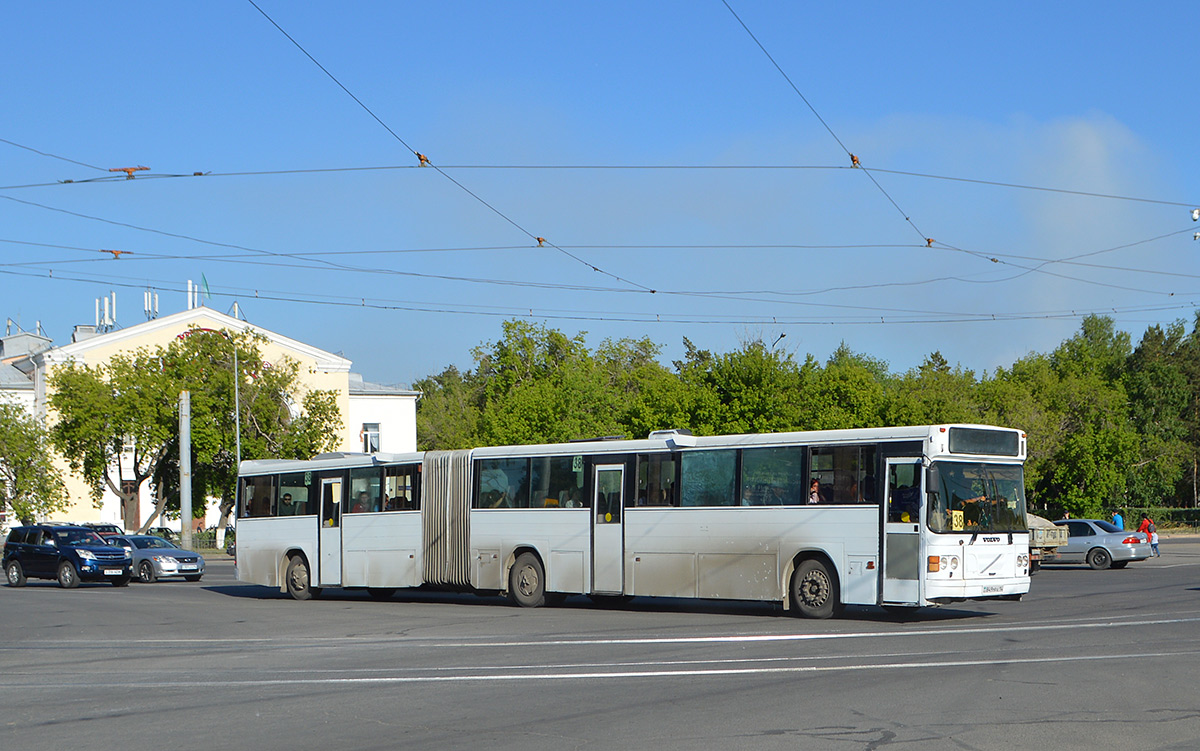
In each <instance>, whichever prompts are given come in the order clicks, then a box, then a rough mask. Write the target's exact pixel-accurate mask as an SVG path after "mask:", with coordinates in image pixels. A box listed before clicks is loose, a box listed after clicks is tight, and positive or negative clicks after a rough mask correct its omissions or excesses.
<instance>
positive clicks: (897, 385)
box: [886, 352, 981, 425]
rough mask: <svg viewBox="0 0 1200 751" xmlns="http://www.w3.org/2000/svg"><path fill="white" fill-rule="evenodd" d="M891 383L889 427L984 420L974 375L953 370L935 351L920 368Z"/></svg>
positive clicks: (965, 371)
mask: <svg viewBox="0 0 1200 751" xmlns="http://www.w3.org/2000/svg"><path fill="white" fill-rule="evenodd" d="M888 384H889V387H888V389H887V392H888V393H887V407H886V415H887V418H886V420H887V422H888V424H890V425H932V424H937V423H945V422H980V421H981V416H980V408H979V405H978V402H977V397H978V382H977V381H976V380H975V374H974V373H973V372H972V371H970V370H963V369H962V368H961V367H959V366H955V367H953V368H951V367H950V364H949V363H948V362H946V358H944V357H943V356H942V353H941V352H933V353H932V354H930V355H929V356H928V357H926V358H925V361H924V362H923V363H922V364H921V366H920V367H918V368H915V369H913V370H910V371H908V372H907V373H905V374H904V375H903V376H901V377H899V378H892V379H889V381H888Z"/></svg>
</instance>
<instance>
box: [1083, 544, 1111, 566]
mask: <svg viewBox="0 0 1200 751" xmlns="http://www.w3.org/2000/svg"><path fill="white" fill-rule="evenodd" d="M1087 564H1088V565H1089V566H1091V567H1092V568H1094V569H1096V570H1097V571H1100V570H1102V569H1106V568H1108V567H1109V566H1111V565H1112V556H1111V555H1109V554H1108V551H1107V550H1105V549H1104V548H1092V550H1091V552H1089V553H1088V554H1087Z"/></svg>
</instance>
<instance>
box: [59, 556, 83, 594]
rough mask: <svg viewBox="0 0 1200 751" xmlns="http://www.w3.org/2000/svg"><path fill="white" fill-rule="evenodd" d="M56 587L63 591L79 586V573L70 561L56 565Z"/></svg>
mask: <svg viewBox="0 0 1200 751" xmlns="http://www.w3.org/2000/svg"><path fill="white" fill-rule="evenodd" d="M58 586H60V587H62V588H63V589H74V588H75V587H78V586H79V572H78V571H76V570H75V565H74V564H73V563H71V562H70V561H63V562H62V563H60V564H58Z"/></svg>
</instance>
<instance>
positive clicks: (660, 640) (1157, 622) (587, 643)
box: [0, 616, 1200, 650]
mask: <svg viewBox="0 0 1200 751" xmlns="http://www.w3.org/2000/svg"><path fill="white" fill-rule="evenodd" d="M1131 617H1132V616H1131ZM1183 623H1200V616H1196V617H1188V618H1149V619H1146V618H1144V619H1141V620H1129V621H1123V620H1120V619H1119V618H1109V619H1106V620H1102V621H1094V622H1087V621H1071V622H1064V623H1041V624H1035V625H1027V626H1017V625H993V626H986V627H984V626H973V627H970V628H939V629H927V630H913V629H908V630H904V631H851V632H849V633H827V634H729V635H721V636H633V637H622V638H614V639H596V638H593V639H538V640H521V641H466V640H461V639H459V640H454V641H437V640H434V639H431V638H424V637H410V636H399V637H391V638H389V637H387V636H359V637H354V636H349V637H338V639H337V640H336V641H331V640H330V638H329V637H327V636H282V637H272V638H253V639H244V640H243V639H229V638H218V639H202V638H196V639H129V640H124V641H121V640H114V639H106V640H105V641H104V647H105V648H113V647H135V648H141V649H145V648H146V647H148V646H152V645H163V646H180V645H183V644H196V645H200V646H205V645H210V644H218V645H224V644H230V643H234V644H244V643H250V644H263V645H267V646H272V647H275V646H278V647H296V645H297V644H299V643H303V644H304V645H305V646H304V648H305V649H312V648H320V647H326V648H340V647H342V646H345V645H346V644H389V645H394V646H415V647H422V648H436V649H447V648H449V649H462V648H470V647H479V648H484V647H487V648H495V647H503V648H509V649H511V648H515V647H547V646H556V647H591V646H614V645H615V646H637V645H655V644H753V643H776V642H803V641H834V640H838V639H896V638H903V639H912V638H914V637H922V636H953V635H958V634H992V633H996V632H998V631H1000V630H1003V631H1004V633H1021V632H1038V631H1062V630H1068V629H1096V628H1128V627H1130V626H1164V625H1175V624H1183ZM481 638H486V637H481ZM70 646H77V647H87V648H94V647H95V646H96V642H95V641H94V640H91V639H59V640H37V641H36V642H33V643H29V644H26V643H23V642H17V641H9V642H0V650H7V649H24V650H28V649H38V648H41V647H47V648H49V647H56V648H63V647H70Z"/></svg>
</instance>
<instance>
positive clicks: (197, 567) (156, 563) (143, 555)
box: [108, 535, 204, 584]
mask: <svg viewBox="0 0 1200 751" xmlns="http://www.w3.org/2000/svg"><path fill="white" fill-rule="evenodd" d="M108 542H109V544H110V545H117V546H119V547H122V548H125V549H126V550H128V551H129V552H130V553H132V554H133V574H134V576H136V577H137V578H138V581H140V582H145V583H147V584H149V583H150V582H152V581H155V580H156V579H160V578H162V577H164V576H182V577H183V578H185V579H187V580H188V581H190V582H198V581H200V577H201V576H203V575H204V556H202V555H200V554H199V553H193V552H192V551H190V550H183V549H181V548H177V547H175V546H174V545H172V544H171V543H169V542H167V541H166V540H164V539H163V538H161V537H154V536H153V535H117V536H115V537H110V538H109V539H108Z"/></svg>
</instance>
